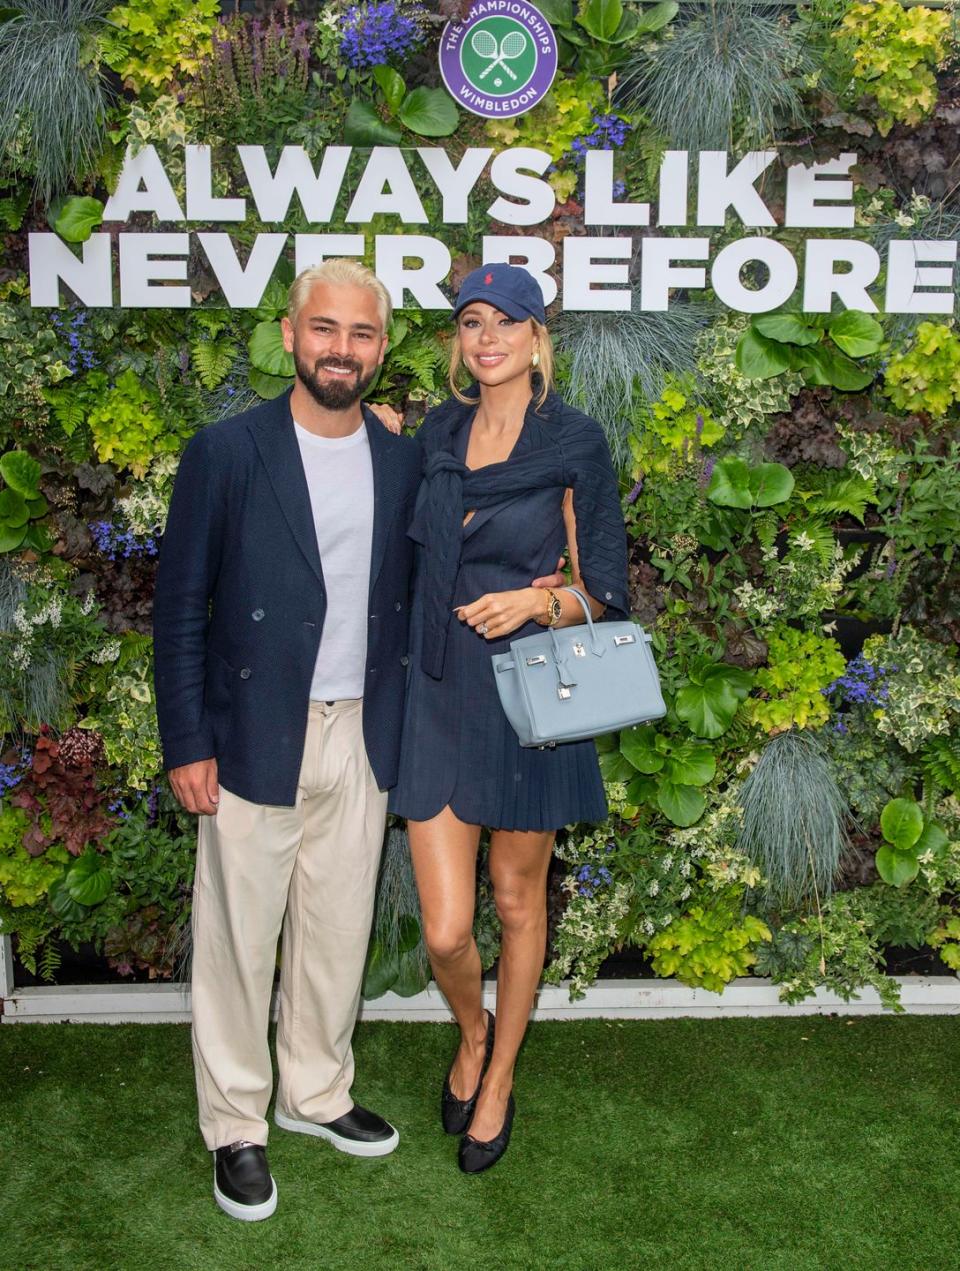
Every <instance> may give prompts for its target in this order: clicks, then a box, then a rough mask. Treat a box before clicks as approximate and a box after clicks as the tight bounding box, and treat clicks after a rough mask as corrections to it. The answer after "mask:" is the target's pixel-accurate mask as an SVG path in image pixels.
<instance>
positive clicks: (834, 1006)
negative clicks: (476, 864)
mask: <svg viewBox="0 0 960 1271" xmlns="http://www.w3.org/2000/svg"><path fill="white" fill-rule="evenodd" d="M6 952H7V957H6V963H4V950H3V949H2V948H0V991H2V992H3V993H4V994H5V996H4V999H3V1001H2V1007H3V1016H2V1020H0V1023H3V1024H17V1023H25V1024H26V1023H47V1024H53V1023H74V1024H80V1023H88V1024H124V1023H139V1024H160V1023H177V1024H180V1023H186V1022H188V1021H189V1019H190V989H189V986H188V985H186V984H144V985H139V984H108V985H102V986H101V985H92V984H80V985H73V986H51V987H49V988H47V987H39V988H21V989H18V988H15V987H13V986H12V985H11V984H10V983H9V975H10V966H11V962H10V959H9V950H7V951H6ZM5 966H6V970H5ZM5 975H6V976H7V977H8V978H7V980H6V982H5V981H4V976H5ZM895 978H896V979H897V981H898V983H899V984H900V986H901V995H900V1000H901V1004H902V1005H903V1007H904V1010H905V1012H906V1013H908V1014H912V1015H958V1014H960V979H958V978H957V977H955V976H952V975H935V976H913V975H908V976H897V977H895ZM494 1002H495V986H494V985H492V984H490V985H485V987H484V1003H485V1005H488V1006H493V1005H494ZM889 1013H890V1012H888V1011H887V1010H886V1008H885V1007H884V1006H882V1005H881V1003H880V999H879V997H878V996H877V993H876V990H875V989H872V988H866V989H863V990H862V992H861V996H860V998H859V999H858V1000H855V1001H852V1002H845V1001H844V1000H843V999H842V998H840V997H838V996H837V995H836V994H835V993H829V992H827V991H826V990H825V989H818V990H817V992H816V994H815V995H814V996H813V997H810V998H807V999H805V1000H804V1001H802V1002H799V1003H798V1004H797V1005H795V1006H791V1005H789V1004H787V1003H786V1002H781V1001H780V998H779V991H778V989H777V987H776V985H774V984H771V982H770V981H769V980H761V979H753V978H745V979H739V980H734V981H733V983H732V984H730V985H728V986H727V988H726V989H725V991H724V992H723V993H722V994H721V993H710V992H708V991H707V990H706V989H692V988H688V987H687V986H686V985H685V984H680V983H679V982H678V981H677V980H600V981H599V982H598V983H596V984H594V985H592V986H591V987H590V988H589V989H587V992H586V994H585V996H584V997H582V998H581V999H580V1000H579V1001H576V1002H571V1001H570V996H569V992H568V985H567V983H566V982H565V983H563V984H560V985H547V986H545V987H544V988H542V989H541V990H540V992H539V994H538V996H537V1004H536V1006H535V1008H534V1011H533V1018H534V1019H535V1020H563V1019H567V1020H570V1019H680V1018H695V1019H718V1018H723V1017H728V1018H729V1017H733V1016H751V1017H754V1018H757V1017H761V1016H767V1015H769V1016H788V1017H789V1016H798V1017H799V1016H804V1015H827V1014H837V1015H882V1014H889ZM275 1014H276V1002H275V1001H274V1015H275ZM360 1018H361V1019H365V1020H369V1019H380V1020H412V1021H425V1022H429V1021H440V1020H449V1019H451V1018H452V1016H451V1014H450V1011H449V1009H448V1007H447V1004H446V1002H445V1000H444V999H443V997H442V995H441V994H440V992H439V990H438V989H437V988H436V986H435V985H433V984H431V985H430V986H429V987H428V988H427V989H425V990H424V991H423V992H422V993H417V994H416V995H415V996H414V997H399V996H398V995H397V994H396V993H385V994H384V995H383V997H378V998H376V999H374V1000H373V1001H370V1002H363V1003H362V1004H361V1007H360Z"/></svg>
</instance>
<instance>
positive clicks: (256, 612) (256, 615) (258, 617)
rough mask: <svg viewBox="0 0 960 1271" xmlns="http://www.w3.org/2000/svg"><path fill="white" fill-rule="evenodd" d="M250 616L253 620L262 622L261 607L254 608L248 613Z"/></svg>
mask: <svg viewBox="0 0 960 1271" xmlns="http://www.w3.org/2000/svg"><path fill="white" fill-rule="evenodd" d="M250 617H251V618H252V619H253V620H254V622H262V621H263V610H262V609H254V611H253V613H252V614H251V615H250Z"/></svg>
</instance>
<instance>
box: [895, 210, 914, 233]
mask: <svg viewBox="0 0 960 1271" xmlns="http://www.w3.org/2000/svg"><path fill="white" fill-rule="evenodd" d="M893 219H894V220H895V221H896V223H897V224H898V225H899V226H900V228H901V229H909V228H910V226H911V225H914V224H915V223H916V218H915V217H913V216H911V215H910V213H909V212H904V211H900V212H895V213H894V216H893Z"/></svg>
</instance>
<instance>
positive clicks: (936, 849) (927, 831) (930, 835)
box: [913, 821, 950, 856]
mask: <svg viewBox="0 0 960 1271" xmlns="http://www.w3.org/2000/svg"><path fill="white" fill-rule="evenodd" d="M949 842H950V840H949V838H947V836H946V834H944V832H943V830H942V829H941V828H940V826H939V825H937V824H936V822H934V821H928V822H927V823H926V825H925V826H924V827H923V833H922V834H921V835H920V837H919V838H918V839H917V844H916V847H915V848H914V849H913V850H914V851H915V852H916V854H917V856H922V855H923V854H924V852H932V853H933V855H934V856H940V855H941V853H942V852H943V849H944V848H945V847H946V846H947V845H948V844H949Z"/></svg>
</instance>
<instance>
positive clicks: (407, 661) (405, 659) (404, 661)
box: [400, 654, 410, 666]
mask: <svg viewBox="0 0 960 1271" xmlns="http://www.w3.org/2000/svg"><path fill="white" fill-rule="evenodd" d="M400 665H401V666H409V665H410V659H409V658H408V657H407V655H406V654H404V655H403V657H402V658H401V659H400Z"/></svg>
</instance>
